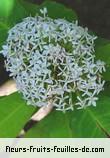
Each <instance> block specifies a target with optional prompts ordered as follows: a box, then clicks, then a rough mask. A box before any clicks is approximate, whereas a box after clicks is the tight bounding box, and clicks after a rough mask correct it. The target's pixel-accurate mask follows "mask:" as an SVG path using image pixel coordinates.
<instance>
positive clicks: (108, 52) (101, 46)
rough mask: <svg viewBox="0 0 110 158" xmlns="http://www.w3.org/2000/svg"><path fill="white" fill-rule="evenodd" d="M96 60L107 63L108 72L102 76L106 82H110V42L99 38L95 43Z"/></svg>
mask: <svg viewBox="0 0 110 158" xmlns="http://www.w3.org/2000/svg"><path fill="white" fill-rule="evenodd" d="M95 55H96V59H100V60H102V61H104V62H105V63H106V72H104V73H103V74H102V76H103V77H104V79H105V80H110V41H109V40H106V39H101V38H98V40H96V42H95Z"/></svg>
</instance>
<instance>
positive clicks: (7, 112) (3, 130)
mask: <svg viewBox="0 0 110 158" xmlns="http://www.w3.org/2000/svg"><path fill="white" fill-rule="evenodd" d="M33 112H35V108H34V107H33V106H27V105H26V102H25V101H24V100H23V99H22V96H21V95H20V94H18V93H14V94H12V95H10V96H7V97H4V98H2V99H0V137H2V138H3V137H16V136H18V134H19V132H20V131H21V129H22V128H23V127H24V125H25V123H26V122H27V121H28V120H29V119H30V117H31V115H32V114H33Z"/></svg>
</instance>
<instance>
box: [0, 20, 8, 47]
mask: <svg viewBox="0 0 110 158" xmlns="http://www.w3.org/2000/svg"><path fill="white" fill-rule="evenodd" d="M8 29H9V26H8V25H7V23H5V22H3V21H0V49H1V48H2V45H3V44H4V41H5V40H6V38H7V31H8Z"/></svg>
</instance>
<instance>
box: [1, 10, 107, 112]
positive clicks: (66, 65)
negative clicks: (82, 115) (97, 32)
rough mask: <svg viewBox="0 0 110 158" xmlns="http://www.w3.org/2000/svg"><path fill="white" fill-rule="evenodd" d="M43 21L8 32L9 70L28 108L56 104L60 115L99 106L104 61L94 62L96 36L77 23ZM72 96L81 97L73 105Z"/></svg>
mask: <svg viewBox="0 0 110 158" xmlns="http://www.w3.org/2000/svg"><path fill="white" fill-rule="evenodd" d="M40 13H41V15H43V17H42V16H37V17H27V18H25V19H24V20H23V22H21V23H19V24H17V25H15V26H14V27H13V28H12V29H11V30H9V32H8V38H7V41H6V45H4V46H3V50H2V51H1V53H2V54H3V55H4V57H6V61H5V65H6V69H7V71H10V75H11V76H13V78H14V80H15V81H16V84H17V87H18V89H19V91H20V92H21V93H23V97H24V99H25V100H27V103H28V104H32V105H33V106H38V107H41V106H46V105H47V104H48V101H49V100H50V99H51V100H52V102H53V106H54V107H56V109H57V110H61V111H64V112H65V111H66V110H73V109H74V106H79V107H78V109H81V108H85V107H87V106H90V105H93V106H96V101H97V100H98V97H97V94H99V92H100V91H102V90H103V86H104V81H103V80H102V79H101V73H102V72H103V71H105V63H104V62H103V61H100V60H99V61H96V62H95V54H94V40H95V39H96V37H95V36H92V35H90V34H89V33H88V30H87V28H86V29H84V28H82V27H81V26H78V22H77V21H75V22H72V23H71V22H69V21H67V20H64V19H52V18H50V17H48V16H47V9H46V8H43V9H40ZM72 95H75V96H77V97H76V102H74V103H73V98H72Z"/></svg>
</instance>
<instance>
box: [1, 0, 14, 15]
mask: <svg viewBox="0 0 110 158" xmlns="http://www.w3.org/2000/svg"><path fill="white" fill-rule="evenodd" d="M13 4H14V0H0V18H7V17H8V16H9V14H10V12H11V11H12V8H13Z"/></svg>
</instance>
